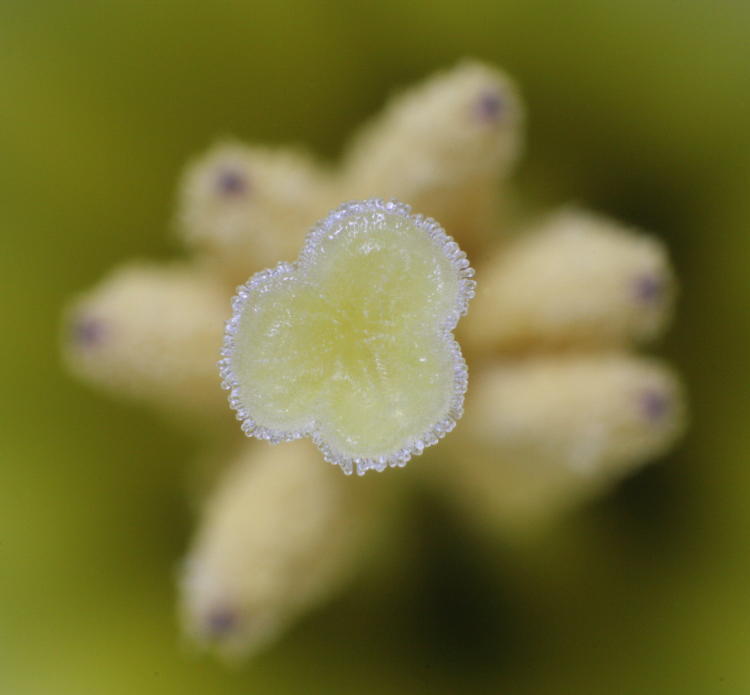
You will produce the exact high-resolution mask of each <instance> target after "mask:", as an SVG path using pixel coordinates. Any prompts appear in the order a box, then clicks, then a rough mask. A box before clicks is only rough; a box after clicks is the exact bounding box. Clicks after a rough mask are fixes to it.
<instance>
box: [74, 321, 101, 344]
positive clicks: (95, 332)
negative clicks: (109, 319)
mask: <svg viewBox="0 0 750 695" xmlns="http://www.w3.org/2000/svg"><path fill="white" fill-rule="evenodd" d="M105 333H106V329H105V326H104V323H103V322H102V321H100V320H99V319H95V318H92V317H91V316H80V317H78V318H76V319H75V320H74V321H73V323H72V324H71V326H70V335H71V339H72V340H73V342H74V343H76V344H77V345H81V346H83V347H94V346H95V345H98V344H99V343H101V342H102V339H103V338H104V335H105Z"/></svg>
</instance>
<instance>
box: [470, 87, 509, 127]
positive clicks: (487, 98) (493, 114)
mask: <svg viewBox="0 0 750 695" xmlns="http://www.w3.org/2000/svg"><path fill="white" fill-rule="evenodd" d="M504 108H505V102H504V101H503V97H502V95H501V94H499V93H498V92H496V91H486V92H482V93H481V94H480V95H479V99H477V102H476V105H475V110H476V114H477V116H478V117H479V118H480V120H482V121H487V122H495V121H497V120H499V119H500V117H501V116H502V113H503V110H504Z"/></svg>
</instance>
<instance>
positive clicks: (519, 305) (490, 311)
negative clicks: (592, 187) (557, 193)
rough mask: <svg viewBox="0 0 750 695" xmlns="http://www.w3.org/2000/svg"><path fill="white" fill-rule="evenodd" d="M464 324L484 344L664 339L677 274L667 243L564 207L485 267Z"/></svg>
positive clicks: (476, 344) (475, 342)
mask: <svg viewBox="0 0 750 695" xmlns="http://www.w3.org/2000/svg"><path fill="white" fill-rule="evenodd" d="M477 277H478V279H479V291H478V294H477V298H476V301H475V303H474V307H473V311H472V315H471V316H469V317H467V320H466V321H465V322H464V323H463V324H462V330H461V335H462V339H464V340H465V341H466V344H467V346H470V347H471V348H473V349H477V350H493V349H499V350H519V349H521V350H523V349H527V348H531V349H540V348H569V347H583V348H592V347H597V348H599V347H612V346H616V345H622V344H626V343H627V342H629V341H638V342H640V341H645V340H649V339H652V338H654V337H656V336H657V335H658V334H659V333H660V332H661V330H662V329H663V327H664V325H665V323H666V321H667V319H668V318H669V316H670V314H671V308H672V303H673V299H674V294H675V287H674V278H673V275H672V270H671V268H670V265H669V260H668V258H667V255H666V252H665V250H664V248H663V246H662V245H661V244H660V243H659V242H658V241H656V240H655V239H653V238H651V237H647V236H645V235H642V234H639V233H636V232H633V231H631V230H629V229H627V228H625V227H623V226H621V225H619V224H617V223H615V222H612V221H610V220H607V219H605V218H602V217H598V216H595V215H592V214H589V213H584V212H578V211H564V212H562V213H558V214H557V215H554V216H552V217H550V218H549V219H548V220H546V221H545V222H544V223H543V224H542V225H541V227H540V228H538V229H535V230H533V231H530V232H529V233H528V234H527V235H522V236H520V237H519V238H518V239H517V240H515V241H514V242H513V243H511V244H510V245H509V246H507V247H504V248H503V249H501V250H500V251H499V252H498V253H497V254H496V255H495V257H494V258H492V259H491V260H490V261H488V262H487V263H485V264H484V265H483V266H482V267H480V268H479V270H478V271H477Z"/></svg>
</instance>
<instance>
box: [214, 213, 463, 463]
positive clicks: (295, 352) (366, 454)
mask: <svg viewBox="0 0 750 695" xmlns="http://www.w3.org/2000/svg"><path fill="white" fill-rule="evenodd" d="M471 275H473V271H472V270H471V269H470V268H469V264H468V261H467V260H466V256H465V255H464V254H463V253H462V252H461V251H460V249H459V248H458V246H457V244H456V243H455V242H453V241H452V240H451V239H450V237H448V236H447V235H446V234H445V232H443V230H442V229H441V228H440V227H439V226H438V225H437V224H436V223H435V222H433V221H432V220H424V219H422V218H418V217H414V216H411V215H410V214H409V210H408V207H406V206H404V205H402V204H399V203H395V202H392V203H384V202H382V201H377V200H370V201H365V202H361V203H349V204H347V205H344V206H342V207H341V208H339V209H337V210H335V211H333V212H332V213H331V214H330V215H329V216H328V217H327V218H326V219H325V220H324V221H322V222H321V223H319V224H318V225H317V226H316V227H315V228H314V229H313V231H312V232H311V233H310V236H309V237H308V239H307V241H306V243H305V248H304V250H303V251H302V254H301V256H300V260H299V261H298V262H297V263H296V264H295V265H288V264H285V265H281V266H279V267H277V268H275V269H273V270H269V271H264V272H263V273H259V274H258V275H256V276H254V277H253V278H252V279H251V280H250V281H249V282H248V283H247V285H245V287H244V288H241V289H240V293H239V295H238V297H237V298H236V299H235V307H234V308H235V311H234V315H233V317H232V319H231V321H230V322H229V324H228V326H227V344H226V347H225V355H226V357H225V359H224V360H222V365H221V369H222V374H223V376H224V379H225V387H226V388H228V389H231V395H230V402H231V403H232V405H233V407H234V408H235V409H236V410H237V411H238V415H239V417H240V419H241V420H243V421H244V422H243V429H244V430H245V432H246V433H247V434H250V435H254V436H257V437H260V438H263V439H269V440H271V441H281V440H284V439H296V438H299V437H302V436H311V437H312V438H313V440H314V441H315V442H316V443H317V444H318V446H319V447H320V448H321V450H322V452H323V454H324V455H325V457H326V458H327V459H328V460H329V461H331V462H334V463H338V464H339V465H341V466H342V468H343V469H344V470H345V471H346V472H351V471H352V470H353V469H354V468H355V467H356V469H357V471H358V472H359V473H363V472H365V471H366V470H368V469H377V470H382V469H384V468H385V467H386V466H388V465H391V466H395V465H403V464H405V463H406V461H407V460H408V459H409V458H410V457H411V456H412V455H413V454H415V453H421V451H422V449H423V448H424V447H426V446H429V445H431V444H435V443H436V442H437V440H438V439H439V438H440V437H442V436H443V435H444V434H445V433H446V432H447V431H449V430H450V429H452V427H453V425H454V423H455V421H456V420H457V419H458V418H459V417H460V414H461V405H462V402H463V394H464V391H465V389H466V367H465V364H464V361H463V358H462V356H461V353H460V350H459V348H458V345H457V343H456V342H455V340H454V339H453V336H452V333H451V331H452V330H453V328H454V327H455V325H456V322H457V321H458V319H459V317H460V315H461V314H462V313H463V312H464V311H465V310H466V307H467V303H468V300H469V298H470V297H471V296H472V295H473V291H474V290H473V285H474V282H473V280H471V279H470V278H471Z"/></svg>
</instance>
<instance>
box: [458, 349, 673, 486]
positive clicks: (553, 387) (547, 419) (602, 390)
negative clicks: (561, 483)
mask: <svg viewBox="0 0 750 695" xmlns="http://www.w3.org/2000/svg"><path fill="white" fill-rule="evenodd" d="M478 382H479V383H478V384H477V387H476V389H475V390H474V393H473V394H472V397H471V399H470V402H469V404H468V405H467V418H466V423H465V424H466V426H467V427H469V428H470V429H471V431H472V433H473V434H474V435H475V436H476V437H477V438H478V439H479V440H482V441H484V442H486V443H488V444H491V446H492V447H493V449H494V451H495V453H496V454H497V455H498V457H501V458H502V457H505V458H506V459H516V460H517V461H518V465H520V466H523V467H526V468H528V469H529V470H533V469H534V467H542V468H543V467H545V466H546V467H548V466H550V465H551V466H554V467H558V468H560V467H562V468H565V469H568V470H570V471H574V472H576V473H577V474H579V475H582V476H585V477H595V478H596V477H602V476H604V477H610V476H612V477H616V476H618V475H620V474H622V473H623V472H625V471H627V470H629V469H630V468H632V467H633V466H635V465H638V464H640V463H642V462H643V461H645V460H647V459H649V458H652V457H654V456H657V455H659V454H660V453H661V452H662V451H664V450H665V449H666V448H667V447H668V446H669V445H670V444H671V443H672V442H673V441H674V439H675V438H676V436H677V435H678V434H679V433H680V432H681V430H682V427H683V422H684V398H683V394H682V390H681V388H680V386H679V382H678V380H677V379H676V377H675V376H674V375H673V373H672V372H671V371H670V370H668V369H667V368H666V367H664V366H662V365H661V364H660V363H658V362H656V361H653V360H647V359H645V358H639V357H632V356H628V355H620V354H612V355H607V354H605V355H584V356H570V357H566V356H559V357H537V358H529V359H525V360H518V361H513V362H509V363H507V364H503V365H497V366H495V367H493V368H490V369H487V370H486V371H485V373H483V374H482V375H481V379H480V380H478Z"/></svg>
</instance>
